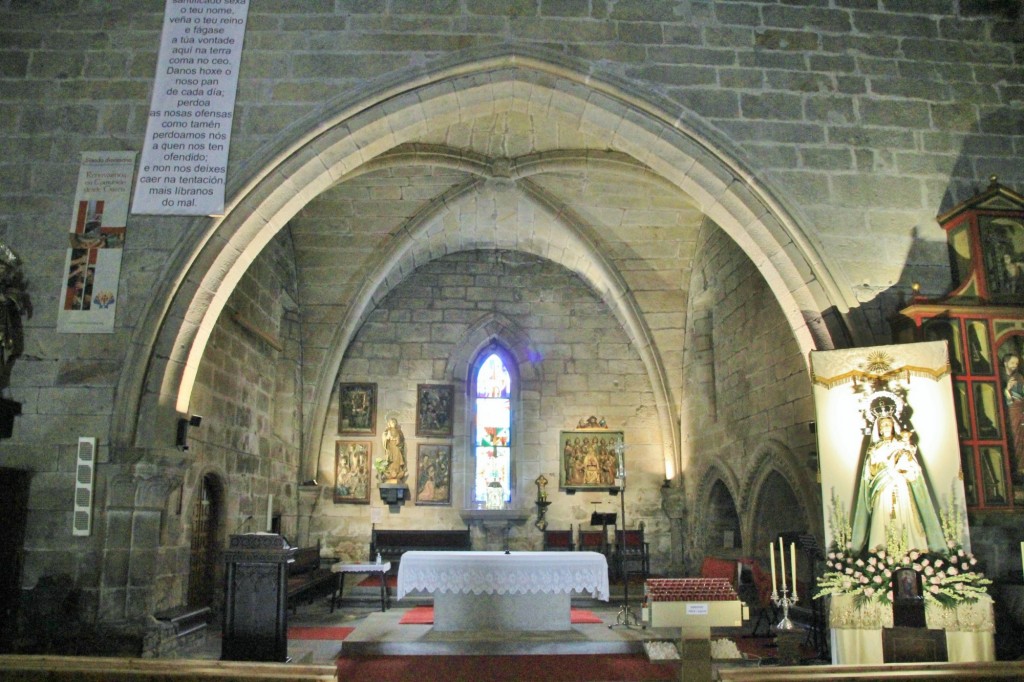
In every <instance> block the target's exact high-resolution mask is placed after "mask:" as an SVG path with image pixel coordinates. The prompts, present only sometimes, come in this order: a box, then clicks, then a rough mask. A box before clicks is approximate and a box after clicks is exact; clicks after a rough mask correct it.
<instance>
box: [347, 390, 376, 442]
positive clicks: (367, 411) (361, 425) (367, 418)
mask: <svg viewBox="0 0 1024 682" xmlns="http://www.w3.org/2000/svg"><path fill="white" fill-rule="evenodd" d="M338 400H339V405H338V433H339V434H342V435H361V434H374V433H377V384H341V386H339V387H338Z"/></svg>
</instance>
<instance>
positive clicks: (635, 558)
mask: <svg viewBox="0 0 1024 682" xmlns="http://www.w3.org/2000/svg"><path fill="white" fill-rule="evenodd" d="M613 558H614V559H615V570H617V571H619V572H620V574H621V575H620V576H619V577H621V578H623V579H624V578H625V577H626V575H627V574H629V573H633V572H634V571H632V570H630V569H631V567H633V566H636V567H637V569H638V570H639V571H640V575H641V577H642V578H643V579H644V580H647V576H648V575H650V573H651V553H650V543H648V542H647V541H646V540H645V539H644V529H643V528H639V529H637V530H625V531H623V530H617V531H615V552H614V557H613ZM733 582H734V583H735V576H733Z"/></svg>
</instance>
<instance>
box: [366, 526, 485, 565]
mask: <svg viewBox="0 0 1024 682" xmlns="http://www.w3.org/2000/svg"><path fill="white" fill-rule="evenodd" d="M471 549H473V542H472V539H471V538H470V533H469V529H468V528H466V529H465V530H410V529H401V530H389V529H382V528H377V527H376V526H374V527H373V528H372V529H371V531H370V561H371V562H372V561H376V559H377V553H378V552H379V553H380V556H381V560H382V561H390V562H391V573H397V572H398V563H399V562H400V561H401V560H402V555H403V554H404V553H406V552H409V551H414V550H415V551H421V552H422V551H432V552H461V551H469V550H471Z"/></svg>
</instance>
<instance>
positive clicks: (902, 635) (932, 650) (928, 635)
mask: <svg viewBox="0 0 1024 682" xmlns="http://www.w3.org/2000/svg"><path fill="white" fill-rule="evenodd" d="M882 660H883V661H884V662H886V663H918V662H928V663H932V662H938V663H942V662H945V661H948V660H949V657H948V655H947V652H946V631H945V630H932V629H929V628H905V627H892V628H882Z"/></svg>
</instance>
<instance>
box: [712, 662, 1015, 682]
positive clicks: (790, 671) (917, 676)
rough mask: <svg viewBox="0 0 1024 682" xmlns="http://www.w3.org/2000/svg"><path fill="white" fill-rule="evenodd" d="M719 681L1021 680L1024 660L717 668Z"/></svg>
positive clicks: (725, 666)
mask: <svg viewBox="0 0 1024 682" xmlns="http://www.w3.org/2000/svg"><path fill="white" fill-rule="evenodd" d="M718 679H720V680H722V682H783V681H785V682H847V680H857V681H858V682H862V681H864V680H911V679H912V680H914V682H917V681H918V680H946V681H949V680H1021V679H1024V661H1005V662H1004V661H996V662H985V663H981V662H978V663H974V662H972V663H886V664H883V665H801V666H780V667H768V666H765V667H763V668H760V667H759V668H730V667H728V666H727V665H723V666H721V667H719V668H718Z"/></svg>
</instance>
